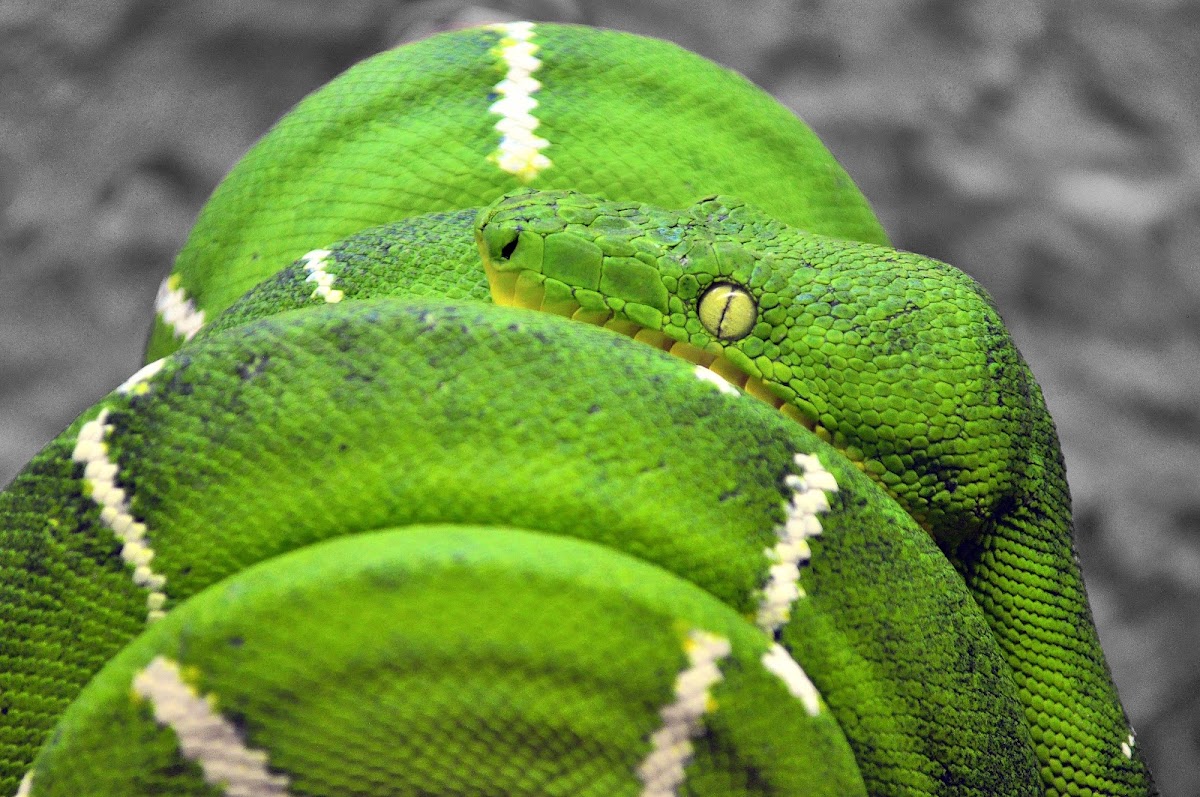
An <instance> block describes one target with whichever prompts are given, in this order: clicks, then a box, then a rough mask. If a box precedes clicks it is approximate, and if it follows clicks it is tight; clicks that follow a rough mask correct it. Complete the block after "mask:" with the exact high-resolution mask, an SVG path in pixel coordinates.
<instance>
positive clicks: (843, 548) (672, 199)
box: [0, 23, 1153, 797]
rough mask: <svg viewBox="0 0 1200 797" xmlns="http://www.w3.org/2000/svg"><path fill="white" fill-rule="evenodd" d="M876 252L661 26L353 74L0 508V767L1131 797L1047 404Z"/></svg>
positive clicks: (385, 57) (288, 129) (142, 778)
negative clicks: (110, 381)
mask: <svg viewBox="0 0 1200 797" xmlns="http://www.w3.org/2000/svg"><path fill="white" fill-rule="evenodd" d="M733 197H737V198H736V199H735V198H733ZM671 208H674V209H671ZM378 225H382V226H378ZM335 242H336V243H335ZM885 244H886V240H885V238H884V236H883V233H882V231H881V230H880V228H879V226H878V224H877V222H876V221H875V219H874V217H873V216H872V214H871V212H870V210H869V208H868V207H867V205H866V203H865V202H864V201H863V199H862V197H861V196H860V195H859V194H858V192H857V190H856V189H855V188H854V186H853V185H852V183H851V182H850V180H849V178H848V177H847V176H846V174H845V173H844V172H843V171H842V170H841V168H840V167H839V166H838V165H837V164H836V163H835V162H834V161H833V159H832V157H831V156H830V155H829V154H828V153H827V152H826V151H825V150H824V148H823V147H822V146H821V145H820V143H819V142H818V141H817V139H816V138H815V136H813V134H812V133H811V132H810V131H809V130H808V129H807V128H806V127H805V126H804V125H803V124H802V123H800V122H799V121H798V120H796V119H795V118H794V117H792V116H791V115H790V113H788V112H787V111H786V110H784V109H782V108H781V107H780V106H778V105H777V104H775V103H774V102H773V101H772V100H771V99H770V98H769V97H767V96H766V95H765V94H763V93H762V92H760V91H759V90H757V89H755V88H754V87H753V86H751V85H749V84H748V83H746V82H745V81H744V80H742V79H741V78H739V77H737V76H736V75H733V74H732V73H729V72H727V71H725V70H723V69H721V68H719V67H716V66H714V65H712V64H710V63H708V62H705V61H703V60H702V59H699V58H697V57H696V56H693V55H691V54H688V53H686V52H684V51H682V50H679V49H678V48H676V47H674V46H672V45H668V44H665V43H662V42H657V41H653V40H649V39H643V38H640V37H635V36H631V35H627V34H619V33H612V32H603V31H596V30H591V29H587V28H573V27H564V26H554V25H542V24H538V25H533V24H531V23H513V24H509V25H500V26H492V27H488V28H480V29H475V30H471V31H464V32H459V33H455V34H448V35H444V36H439V37H434V38H432V39H429V40H426V41H424V42H420V43H417V44H414V45H409V46H407V47H404V48H400V49H398V50H395V51H392V52H389V53H384V54H382V55H380V56H377V57H376V58H374V59H371V60H369V61H366V62H364V63H363V64H360V65H359V66H357V67H355V68H354V69H352V70H350V71H349V72H348V73H346V74H345V75H344V76H342V77H341V78H339V79H337V80H336V81H334V82H333V83H331V84H330V85H329V86H327V87H325V88H324V89H322V90H320V91H318V92H317V93H315V94H314V95H312V96H311V97H309V98H308V99H306V100H305V101H304V102H302V103H301V104H300V105H299V106H298V107H297V108H296V109H295V110H294V111H293V112H292V113H291V114H289V115H288V116H287V117H285V118H284V119H283V120H282V121H281V122H280V123H279V124H278V125H277V126H276V127H275V128H274V129H273V130H272V132H270V133H269V134H268V135H267V136H266V137H264V139H263V140H262V141H261V142H260V143H259V144H258V145H257V146H256V147H255V148H254V149H253V150H251V152H250V153H249V154H248V155H247V156H246V158H245V159H244V160H243V161H242V162H241V163H240V164H239V165H238V166H237V167H235V169H234V170H233V172H231V174H230V175H229V177H228V178H227V179H226V180H225V182H224V183H222V185H221V186H220V187H219V188H218V189H217V191H216V192H215V193H214V195H213V198H212V199H211V200H210V202H209V204H208V205H207V206H206V208H205V210H204V211H203V212H202V213H201V216H200V218H199V220H198V221H197V224H196V227H195V229H194V231H193V233H192V235H191V237H190V238H189V240H188V243H187V244H186V245H185V247H184V249H183V251H182V252H181V254H180V256H179V259H178V261H177V263H176V269H175V272H174V273H173V274H172V276H171V277H170V278H169V279H168V280H167V282H166V283H164V286H163V288H162V290H161V291H160V295H159V311H160V312H159V316H158V318H157V320H156V322H155V329H154V332H153V334H152V338H151V342H150V346H149V357H148V359H150V360H151V361H152V362H151V364H150V365H148V366H147V367H146V368H144V369H143V370H142V371H140V372H139V373H138V374H135V375H134V377H132V378H131V379H130V380H129V381H128V382H127V383H125V384H124V385H122V386H121V387H119V388H118V389H117V390H115V391H114V392H113V393H112V394H110V395H109V396H107V397H106V398H104V399H103V400H102V401H101V402H100V403H99V404H97V405H96V406H95V407H93V408H92V409H91V410H88V411H87V412H85V413H84V414H83V415H82V416H80V418H79V419H78V420H77V421H76V422H75V423H74V424H72V426H71V427H69V428H68V429H67V430H66V431H65V432H64V433H63V434H62V435H61V436H60V437H59V438H57V439H56V440H55V441H53V442H52V443H51V444H50V445H49V446H47V448H46V449H45V450H44V451H43V452H42V453H41V454H39V455H38V456H37V457H36V458H35V459H34V460H33V461H32V462H31V463H30V464H29V465H28V466H27V467H26V469H25V470H24V471H23V472H22V473H21V474H20V475H19V476H18V477H17V478H16V479H15V480H14V482H13V483H12V485H10V487H9V488H8V490H7V491H6V492H4V493H3V494H0V524H2V525H0V534H2V535H3V536H0V576H2V580H0V640H3V641H2V642H0V645H2V646H3V647H2V648H0V650H2V655H0V662H2V664H3V670H2V673H0V780H2V783H0V787H2V788H4V789H8V793H17V792H19V793H21V794H29V795H52V794H78V793H84V792H85V791H86V792H87V793H90V794H112V795H134V794H160V793H167V792H170V793H173V794H231V795H282V794H294V795H301V794H312V795H318V794H321V795H323V794H348V793H352V794H381V795H382V794H389V795H391V794H396V795H399V794H405V795H429V794H461V795H468V794H469V795H501V794H503V795H526V794H528V795H552V794H553V795H559V794H561V795H646V796H650V795H654V796H656V797H657V796H660V795H675V794H681V795H682V794H693V795H742V794H780V795H782V794H789V795H790V794H797V795H798V794H855V793H870V794H914V793H919V794H1146V793H1150V792H1151V791H1152V790H1153V786H1152V785H1151V783H1150V779H1149V774H1148V772H1147V770H1146V767H1145V764H1144V762H1143V761H1142V758H1141V755H1140V751H1139V750H1138V748H1137V746H1136V744H1135V742H1134V738H1133V735H1132V731H1131V730H1130V729H1129V726H1128V723H1127V721H1126V719H1125V717H1124V714H1123V712H1122V709H1121V706H1120V703H1119V701H1118V699H1117V696H1116V692H1115V689H1114V688H1113V686H1112V683H1111V680H1110V678H1109V675H1108V671H1107V667H1106V665H1105V663H1104V659H1103V654H1102V653H1101V651H1100V647H1099V644H1098V641H1097V639H1096V635H1095V630H1094V628H1093V626H1092V622H1091V617H1090V613H1089V610H1088V606H1087V600H1086V595H1085V593H1084V590H1083V583H1082V579H1081V577H1080V574H1079V570H1078V566H1077V564H1076V562H1075V558H1074V554H1073V549H1072V543H1071V521H1070V507H1069V498H1068V494H1067V488H1066V482H1065V476H1064V473H1063V467H1062V460H1061V455H1060V454H1059V451H1058V444H1057V439H1056V437H1055V433H1054V427H1053V424H1052V422H1051V421H1050V419H1049V416H1048V415H1047V414H1046V412H1045V408H1044V405H1043V403H1042V399H1041V394H1040V391H1039V389H1038V388H1037V385H1036V383H1035V382H1034V381H1033V379H1032V377H1031V376H1030V375H1029V372H1028V369H1027V368H1026V366H1025V364H1024V362H1023V361H1022V360H1021V358H1020V355H1019V354H1018V353H1017V352H1016V350H1015V348H1013V346H1012V343H1011V341H1010V340H1009V338H1008V336H1007V333H1006V332H1005V330H1004V328H1003V325H1002V323H1001V322H1000V319H999V317H998V315H997V314H996V312H995V310H994V308H993V307H992V305H991V302H990V300H989V299H988V298H987V297H986V295H985V294H984V293H983V292H982V291H981V289H979V288H978V286H976V285H975V283H973V282H972V281H971V280H970V279H969V278H967V277H966V276H965V275H963V274H961V273H960V272H958V271H956V270H955V269H953V268H951V267H949V266H946V265H945V264H942V263H938V262H936V261H932V260H929V259H927V258H922V257H920V256H917V255H912V254H909V253H905V252H898V251H896V250H892V249H890V248H888V247H887V246H886V245H885ZM289 262H291V263H292V265H290V266H287V264H288V263H289ZM285 266H286V267H285ZM281 269H282V270H281ZM243 294H244V295H243ZM498 305H515V306H507V307H506V306H498ZM222 311H224V313H223V314H222ZM533 311H537V312H533ZM599 327H607V328H599ZM618 333H619V334H618ZM147 626H148V627H147ZM97 673H99V674H98V675H97ZM93 676H95V677H94V678H93ZM89 681H90V682H89ZM85 685H86V688H85ZM39 750H40V752H39Z"/></svg>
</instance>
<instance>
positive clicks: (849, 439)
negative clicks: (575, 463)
mask: <svg viewBox="0 0 1200 797" xmlns="http://www.w3.org/2000/svg"><path fill="white" fill-rule="evenodd" d="M476 232H477V241H478V243H479V247H480V252H481V255H482V257H483V262H484V267H485V270H486V272H487V275H488V280H489V283H490V286H491V291H492V297H493V300H494V301H496V302H497V303H498V304H508V305H519V306H523V307H528V308H532V309H537V310H541V311H544V312H551V313H556V314H559V315H563V316H567V317H570V318H573V319H575V320H579V321H586V322H589V323H593V324H598V325H601V326H606V327H608V328H610V329H614V330H615V331H618V332H621V333H624V334H626V335H630V336H632V337H633V338H634V339H636V340H640V341H642V342H644V343H647V344H649V345H652V346H656V347H658V348H661V349H663V350H664V351H667V352H670V353H671V354H674V355H676V356H680V357H684V358H686V359H688V360H691V361H692V362H695V363H697V364H699V365H702V366H704V367H707V368H710V369H711V370H713V371H715V372H716V373H718V374H719V375H720V376H722V377H724V378H725V379H726V380H727V381H730V382H732V383H734V384H736V385H738V386H740V387H741V388H742V389H743V390H745V392H747V393H749V394H751V395H753V396H755V397H757V398H759V399H762V400H764V401H767V402H768V403H770V404H772V405H773V406H775V407H777V408H779V409H780V411H782V412H783V413H784V414H785V415H787V416H788V417H790V418H792V419H793V420H795V421H797V422H799V423H802V424H803V425H805V426H806V427H808V428H809V429H811V430H813V431H814V432H815V433H816V434H818V435H819V436H821V437H822V438H823V439H825V440H826V441H827V442H829V443H831V444H832V445H834V446H835V447H837V448H838V449H840V450H841V451H842V452H843V453H845V454H846V455H847V456H848V457H849V458H850V459H851V460H853V461H854V462H856V463H857V464H858V465H859V467H860V468H861V469H862V470H864V471H865V472H867V473H868V474H869V475H871V476H872V477H873V478H875V479H876V481H878V482H879V483H880V484H881V485H882V486H883V487H884V488H885V489H886V490H887V491H888V492H889V493H891V494H892V495H893V496H894V497H895V498H896V499H897V500H898V501H899V502H900V503H901V505H903V506H904V507H905V508H906V509H907V510H908V512H909V513H910V514H911V515H912V516H913V517H914V518H915V519H916V520H917V521H918V522H919V523H920V524H921V525H922V526H924V527H925V528H926V529H927V530H928V531H930V533H932V534H933V535H934V537H935V539H937V540H938V542H939V544H941V545H942V546H943V547H944V548H947V549H949V548H952V547H955V546H957V545H958V544H959V543H961V542H962V541H963V540H965V539H968V538H973V537H975V536H977V535H978V534H980V533H982V532H983V531H984V530H986V529H987V527H989V525H991V524H993V523H995V522H996V520H997V518H998V517H999V516H1000V515H1001V514H1003V513H1005V512H1008V511H1010V510H1011V507H1012V506H1013V505H1014V503H1017V502H1019V501H1020V496H1021V493H1022V491H1023V490H1025V489H1026V485H1027V483H1028V482H1029V481H1030V480H1032V479H1036V478H1037V472H1036V471H1037V469H1038V467H1040V454H1039V450H1038V449H1039V447H1042V446H1044V443H1045V441H1042V440H1036V439H1034V438H1036V437H1037V435H1036V434H1034V433H1033V430H1035V429H1041V428H1044V424H1045V423H1046V422H1048V415H1047V414H1046V411H1045V407H1044V404H1043V403H1042V398H1041V394H1040V391H1039V390H1038V388H1037V385H1036V383H1035V382H1034V381H1033V379H1032V377H1031V376H1030V374H1029V371H1028V368H1027V366H1026V365H1025V363H1024V361H1023V360H1022V359H1021V357H1020V355H1019V353H1018V352H1017V350H1016V348H1015V346H1014V345H1013V344H1012V341H1011V339H1010V338H1009V336H1008V333H1007V330H1005V328H1004V325H1003V323H1002V322H1001V320H1000V318H999V316H998V315H997V313H996V311H995V308H994V306H993V304H992V302H991V300H990V298H989V297H988V296H987V294H986V293H985V292H984V291H983V289H982V288H981V287H980V286H979V285H978V284H977V283H975V282H974V280H972V279H971V278H970V277H968V276H967V275H965V274H963V273H962V272H961V271H959V270H957V269H955V268H954V267H952V266H949V265H947V264H945V263H942V262H939V261H937V260H933V259H931V258H926V257H922V256H920V255H915V254H912V253H908V252H901V251H898V250H895V249H890V248H887V247H882V246H875V245H871V244H863V243H857V242H852V241H844V240H838V239H832V238H827V237H824V236H819V235H813V234H809V233H806V232H804V231H801V230H797V229H794V228H791V227H788V226H787V225H785V224H783V223H781V222H778V221H776V220H774V219H772V218H770V217H768V216H766V215H765V214H764V213H762V212H760V211H758V210H756V209H754V208H753V207H751V206H748V205H746V204H745V203H743V202H740V201H738V200H736V199H733V198H729V197H707V198H705V199H702V200H700V201H699V202H697V203H696V204H694V205H692V206H691V207H689V208H685V209H682V210H667V209H663V208H656V207H653V206H649V205H644V204H640V203H636V202H612V201H607V200H604V199H601V198H598V197H594V196H589V195H585V194H578V193H574V192H564V191H546V192H539V191H534V190H529V189H527V190H525V191H521V192H518V193H515V194H512V195H509V196H507V197H503V198H501V199H500V200H498V201H497V202H495V203H493V204H492V205H491V206H490V207H488V208H485V209H484V210H483V211H481V212H480V215H479V217H478V219H477V222H476Z"/></svg>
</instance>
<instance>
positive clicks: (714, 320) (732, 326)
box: [699, 282, 758, 340]
mask: <svg viewBox="0 0 1200 797" xmlns="http://www.w3.org/2000/svg"><path fill="white" fill-rule="evenodd" d="M699 313H700V323H701V324H704V328H705V329H707V330H708V331H709V333H711V334H713V335H715V336H716V337H717V339H718V340H741V339H742V338H744V337H746V336H747V335H749V334H750V330H752V329H754V323H755V322H756V321H757V320H758V305H756V304H755V302H754V298H753V297H751V296H750V294H749V293H747V292H746V290H745V289H744V288H741V287H739V286H737V285H730V284H729V283H728V282H718V283H717V284H716V285H713V286H712V287H710V288H709V289H708V290H706V291H705V292H704V295H703V296H701V297H700V306H699Z"/></svg>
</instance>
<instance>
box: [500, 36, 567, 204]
mask: <svg viewBox="0 0 1200 797" xmlns="http://www.w3.org/2000/svg"><path fill="white" fill-rule="evenodd" d="M490 28H491V29H492V30H495V31H499V32H500V33H502V34H503V38H502V39H500V53H499V54H500V58H501V59H503V61H504V65H505V67H506V68H507V71H506V72H505V75H504V79H503V80H501V81H500V82H499V83H497V84H496V86H495V87H494V88H493V89H492V91H493V92H495V93H496V94H499V95H500V99H498V100H496V101H495V102H494V103H492V105H491V107H490V108H488V111H490V112H491V113H494V114H496V115H498V116H499V117H500V121H499V122H497V123H496V128H495V129H496V130H497V131H498V132H499V133H500V134H501V135H500V145H499V147H497V149H496V151H495V152H493V153H492V154H491V155H490V156H488V159H489V160H491V161H493V162H495V164H496V165H497V166H499V167H500V168H501V169H502V170H504V171H506V172H508V173H509V174H515V175H516V176H517V177H519V178H520V179H521V180H523V181H524V182H529V181H530V180H532V179H533V178H534V177H536V176H537V174H538V172H540V171H542V170H543V169H548V168H550V166H551V165H552V164H551V162H550V159H549V158H547V157H546V156H545V155H543V154H542V152H541V150H543V149H545V148H546V147H548V146H550V142H549V141H547V140H546V139H544V138H542V137H541V136H537V135H534V132H533V131H534V130H536V129H537V127H538V125H539V124H540V123H539V122H538V119H537V117H536V116H534V115H533V110H534V109H535V108H537V100H536V99H534V97H533V95H534V94H536V93H537V90H538V89H540V88H541V87H542V84H541V83H540V82H538V81H537V80H536V79H534V77H533V73H534V72H536V71H537V70H538V68H539V67H540V66H541V65H542V62H541V60H540V59H538V57H537V51H538V46H537V45H536V44H534V43H533V29H534V24H533V23H532V22H509V23H504V24H499V25H491V26H490Z"/></svg>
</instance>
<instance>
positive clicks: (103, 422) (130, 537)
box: [71, 407, 167, 622]
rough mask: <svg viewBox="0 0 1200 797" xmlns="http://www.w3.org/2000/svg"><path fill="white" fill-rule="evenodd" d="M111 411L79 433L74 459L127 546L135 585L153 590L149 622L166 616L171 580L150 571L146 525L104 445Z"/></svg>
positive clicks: (104, 516) (103, 518) (107, 520)
mask: <svg viewBox="0 0 1200 797" xmlns="http://www.w3.org/2000/svg"><path fill="white" fill-rule="evenodd" d="M107 421H108V408H107V407H106V408H105V409H102V410H100V414H99V415H97V416H96V417H95V419H93V420H90V421H88V422H87V423H85V424H84V425H83V427H82V428H81V429H80V430H79V436H78V437H77V438H76V440H75V450H74V451H73V452H72V453H71V459H72V460H73V461H75V462H81V463H83V466H84V467H83V478H84V480H85V481H86V482H87V484H88V486H89V487H90V488H91V497H92V500H93V501H95V502H96V503H97V504H99V506H100V520H101V521H103V523H104V525H106V526H108V527H109V528H110V529H112V530H113V533H114V534H116V535H117V539H119V540H120V541H121V542H122V543H123V545H122V546H121V558H122V559H123V560H125V563H126V564H127V565H129V566H130V567H132V568H133V583H134V584H137V585H138V586H139V587H142V588H143V589H146V590H149V594H148V595H147V596H146V622H153V621H154V620H157V619H159V618H160V617H162V616H163V615H164V614H165V612H164V611H163V610H162V607H163V605H164V604H165V603H166V600H167V594H166V592H164V591H163V587H165V586H166V583H167V577H166V576H164V575H161V574H159V573H155V572H154V571H153V570H151V569H150V560H152V559H153V558H154V551H153V550H152V549H151V548H150V546H149V545H147V544H146V524H145V523H139V522H138V521H137V519H136V518H134V516H133V515H132V514H131V513H130V511H129V499H128V496H126V495H125V490H124V489H122V488H121V487H118V486H117V465H116V463H115V462H111V461H110V460H109V458H108V445H107V444H106V443H105V442H104V438H106V437H107V436H108V435H109V434H110V433H111V432H112V426H110V425H108V423H107Z"/></svg>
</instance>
